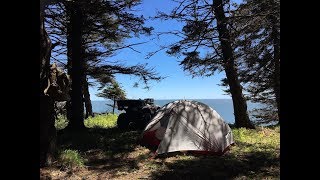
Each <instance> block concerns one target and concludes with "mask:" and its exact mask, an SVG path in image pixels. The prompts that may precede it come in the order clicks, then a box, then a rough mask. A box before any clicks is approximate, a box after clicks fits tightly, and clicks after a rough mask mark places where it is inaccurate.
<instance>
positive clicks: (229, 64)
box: [214, 0, 255, 128]
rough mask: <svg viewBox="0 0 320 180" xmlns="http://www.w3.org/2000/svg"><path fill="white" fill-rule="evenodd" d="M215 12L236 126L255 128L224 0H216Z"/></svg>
mask: <svg viewBox="0 0 320 180" xmlns="http://www.w3.org/2000/svg"><path fill="white" fill-rule="evenodd" d="M214 12H215V16H216V19H217V29H218V33H219V40H220V42H221V49H222V55H223V61H224V69H225V72H226V76H227V81H228V84H229V87H230V92H231V96H232V101H233V109H234V115H235V125H236V127H245V128H255V127H254V125H253V124H252V123H251V121H250V119H249V115H248V113H247V103H246V100H245V98H244V96H243V93H242V87H241V85H240V81H239V77H238V72H237V68H236V65H235V62H234V60H235V58H234V54H233V49H232V46H231V39H230V32H229V30H228V29H227V25H226V21H227V18H226V16H225V14H224V9H223V3H222V0H215V1H214Z"/></svg>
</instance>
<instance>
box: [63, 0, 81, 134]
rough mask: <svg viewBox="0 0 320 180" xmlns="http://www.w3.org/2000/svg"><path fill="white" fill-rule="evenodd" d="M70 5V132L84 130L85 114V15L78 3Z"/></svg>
mask: <svg viewBox="0 0 320 180" xmlns="http://www.w3.org/2000/svg"><path fill="white" fill-rule="evenodd" d="M68 3H70V4H69V5H70V6H69V8H70V10H71V11H70V23H71V38H70V40H71V51H72V53H71V64H72V65H71V66H72V67H71V79H72V86H71V88H72V90H71V113H69V116H70V120H69V124H68V127H67V128H68V129H69V130H75V131H79V130H83V129H85V126H84V112H83V90H82V77H83V74H84V62H83V61H84V60H83V55H82V50H81V46H82V23H83V22H82V21H83V14H82V11H81V8H80V5H79V4H78V2H77V1H76V2H68Z"/></svg>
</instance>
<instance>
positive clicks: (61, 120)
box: [54, 115, 69, 130]
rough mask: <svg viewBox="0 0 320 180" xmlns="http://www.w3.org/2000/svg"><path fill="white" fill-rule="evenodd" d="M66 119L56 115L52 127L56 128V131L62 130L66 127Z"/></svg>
mask: <svg viewBox="0 0 320 180" xmlns="http://www.w3.org/2000/svg"><path fill="white" fill-rule="evenodd" d="M68 122H69V121H68V119H67V117H66V116H63V115H58V117H57V119H56V121H55V124H54V126H55V127H56V129H57V130H61V129H64V128H65V127H66V126H67V125H68Z"/></svg>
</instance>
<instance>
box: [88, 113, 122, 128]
mask: <svg viewBox="0 0 320 180" xmlns="http://www.w3.org/2000/svg"><path fill="white" fill-rule="evenodd" d="M117 119H118V115H117V114H107V115H96V116H95V117H89V118H88V119H86V120H85V121H84V125H85V126H86V127H87V128H112V127H115V126H116V125H117Z"/></svg>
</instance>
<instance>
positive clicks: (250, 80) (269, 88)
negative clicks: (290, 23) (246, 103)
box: [230, 0, 280, 124]
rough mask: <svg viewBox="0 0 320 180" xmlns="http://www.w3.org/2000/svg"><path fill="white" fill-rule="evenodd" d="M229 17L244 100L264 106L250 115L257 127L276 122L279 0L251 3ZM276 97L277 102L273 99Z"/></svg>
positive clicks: (239, 8) (257, 0) (256, 0)
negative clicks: (246, 95) (244, 94)
mask: <svg viewBox="0 0 320 180" xmlns="http://www.w3.org/2000/svg"><path fill="white" fill-rule="evenodd" d="M234 14H235V15H234V16H233V17H231V18H230V19H231V21H232V24H234V27H236V28H235V30H234V31H232V32H233V36H234V38H235V43H234V49H236V58H237V62H238V67H239V76H240V78H241V81H242V82H243V83H244V87H245V90H246V91H247V92H248V93H249V96H248V98H249V99H250V100H251V101H252V102H257V103H263V104H264V105H265V106H264V107H263V108H260V109H256V110H254V111H253V112H252V114H253V116H254V117H255V120H256V121H257V122H259V123H261V124H264V123H270V122H275V121H278V120H279V117H278V114H277V106H279V104H277V103H280V102H279V100H280V89H279V88H280V1H279V0H273V1H270V0H255V1H246V2H245V3H243V4H241V5H240V6H239V7H238V9H237V10H236V11H235V13H234ZM277 98H278V99H277Z"/></svg>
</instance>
